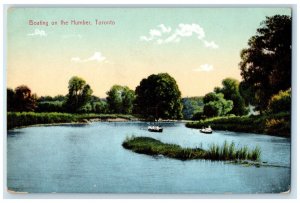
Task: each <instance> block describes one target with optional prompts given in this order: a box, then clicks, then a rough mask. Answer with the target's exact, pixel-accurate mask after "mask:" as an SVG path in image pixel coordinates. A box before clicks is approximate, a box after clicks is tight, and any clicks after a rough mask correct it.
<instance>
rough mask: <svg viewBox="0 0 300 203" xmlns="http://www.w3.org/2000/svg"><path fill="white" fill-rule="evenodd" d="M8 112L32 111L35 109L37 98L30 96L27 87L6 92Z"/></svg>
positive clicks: (34, 95) (33, 95)
mask: <svg viewBox="0 0 300 203" xmlns="http://www.w3.org/2000/svg"><path fill="white" fill-rule="evenodd" d="M7 93H8V95H7V96H8V97H7V99H8V103H10V104H8V110H10V111H21V112H22V111H34V110H35V109H36V107H37V96H36V94H32V93H31V90H30V89H29V87H27V86H26V85H21V86H18V87H16V88H15V90H14V91H12V89H9V90H8V92H7Z"/></svg>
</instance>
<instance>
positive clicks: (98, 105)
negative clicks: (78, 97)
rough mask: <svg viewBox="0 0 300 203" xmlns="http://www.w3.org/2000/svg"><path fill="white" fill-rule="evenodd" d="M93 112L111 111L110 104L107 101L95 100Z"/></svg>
mask: <svg viewBox="0 0 300 203" xmlns="http://www.w3.org/2000/svg"><path fill="white" fill-rule="evenodd" d="M92 104H93V112H95V113H109V110H108V105H107V103H106V102H105V101H102V100H100V101H97V102H93V103H92Z"/></svg>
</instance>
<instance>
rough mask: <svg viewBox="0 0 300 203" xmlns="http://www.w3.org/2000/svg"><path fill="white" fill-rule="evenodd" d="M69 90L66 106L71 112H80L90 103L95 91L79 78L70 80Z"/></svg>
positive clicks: (75, 77)
mask: <svg viewBox="0 0 300 203" xmlns="http://www.w3.org/2000/svg"><path fill="white" fill-rule="evenodd" d="M68 88H69V93H68V94H67V99H66V103H65V106H66V108H67V110H68V111H69V112H79V111H80V108H82V107H83V106H85V105H86V104H87V103H88V102H89V101H90V99H91V95H92V93H93V91H92V89H91V87H90V86H89V85H88V84H86V82H85V80H83V79H82V78H79V77H77V76H74V77H72V78H71V79H70V80H69V86H68Z"/></svg>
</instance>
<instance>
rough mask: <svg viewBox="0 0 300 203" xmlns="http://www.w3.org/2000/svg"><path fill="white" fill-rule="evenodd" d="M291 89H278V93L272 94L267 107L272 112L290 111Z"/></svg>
mask: <svg viewBox="0 0 300 203" xmlns="http://www.w3.org/2000/svg"><path fill="white" fill-rule="evenodd" d="M291 101H292V97H291V89H289V90H286V91H279V93H278V94H276V95H274V96H272V98H271V99H270V102H269V106H268V109H269V111H270V112H272V113H279V112H290V111H291Z"/></svg>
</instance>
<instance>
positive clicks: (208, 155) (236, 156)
mask: <svg viewBox="0 0 300 203" xmlns="http://www.w3.org/2000/svg"><path fill="white" fill-rule="evenodd" d="M122 146H123V147H124V148H125V149H129V150H132V151H133V152H136V153H140V154H147V155H163V156H165V157H169V158H173V159H179V160H191V159H207V160H220V161H227V160H228V161H232V160H251V161H259V160H260V155H261V150H260V148H259V147H256V148H255V149H253V150H249V149H248V147H246V146H244V147H241V148H236V147H235V144H234V143H233V142H232V143H231V144H228V143H227V142H226V141H225V142H224V144H223V145H222V146H218V145H215V144H213V145H211V146H210V148H209V149H208V150H204V149H201V148H182V147H180V146H179V145H175V144H165V143H162V142H160V141H159V140H156V139H153V138H150V137H134V136H132V137H130V138H129V137H128V138H126V140H125V141H124V142H123V144H122Z"/></svg>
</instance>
